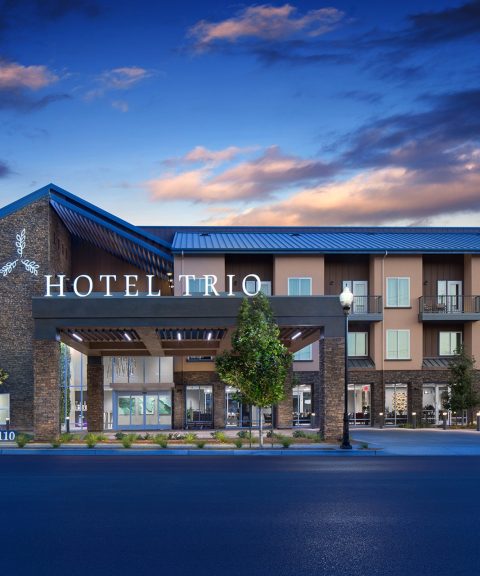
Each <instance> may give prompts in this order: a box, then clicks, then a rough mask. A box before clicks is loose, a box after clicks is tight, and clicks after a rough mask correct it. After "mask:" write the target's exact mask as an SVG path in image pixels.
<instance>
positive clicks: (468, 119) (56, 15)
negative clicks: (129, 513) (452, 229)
mask: <svg viewBox="0 0 480 576" xmlns="http://www.w3.org/2000/svg"><path fill="white" fill-rule="evenodd" d="M0 126H1V130H0V205H1V206H3V205H5V204H7V203H9V202H11V201H13V200H16V199H17V198H20V197H21V196H24V195H26V194H28V193H30V192H32V191H33V190H35V189H37V188H40V187H42V186H44V185H46V184H48V183H49V182H53V183H55V184H57V185H58V186H61V187H62V188H65V189H66V190H68V191H70V192H72V193H74V194H77V195H79V196H81V197H82V198H84V199H86V200H88V201H90V202H92V203H94V204H96V205H97V206H100V207H101V208H103V209H105V210H107V211H109V212H112V213H114V214H115V215H117V216H119V217H121V218H124V219H126V220H128V221H130V222H132V223H133V224H138V225H142V224H144V225H147V224H148V225H172V224H175V225H182V224H232V225H253V224H256V225H319V226H321V225H334V224H342V225H366V224H367V225H368V224H378V225H390V224H392V225H454V226H478V225H480V219H479V214H480V1H471V2H464V1H463V2H462V1H455V0H431V1H428V0H415V1H410V0H402V1H385V0H382V1H380V0H379V1H376V0H345V1H341V0H333V1H326V2H322V1H300V0H298V1H292V2H288V3H286V2H272V3H265V4H262V3H261V2H256V3H253V2H227V1H221V0H212V1H209V0H201V1H200V0H190V1H182V0H175V1H174V0H159V1H153V0H151V1H148V0H136V1H133V0H128V1H127V0H115V1H114V0H98V1H97V0H0Z"/></svg>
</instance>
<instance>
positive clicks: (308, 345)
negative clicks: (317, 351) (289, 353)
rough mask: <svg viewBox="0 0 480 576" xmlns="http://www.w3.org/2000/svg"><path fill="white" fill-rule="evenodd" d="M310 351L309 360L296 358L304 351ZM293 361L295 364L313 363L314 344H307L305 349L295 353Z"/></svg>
mask: <svg viewBox="0 0 480 576" xmlns="http://www.w3.org/2000/svg"><path fill="white" fill-rule="evenodd" d="M307 349H308V351H309V353H308V356H309V357H308V358H295V356H296V354H298V353H299V352H303V351H304V350H307ZM293 361H294V362H313V344H307V345H306V346H304V347H303V348H300V350H297V352H294V353H293Z"/></svg>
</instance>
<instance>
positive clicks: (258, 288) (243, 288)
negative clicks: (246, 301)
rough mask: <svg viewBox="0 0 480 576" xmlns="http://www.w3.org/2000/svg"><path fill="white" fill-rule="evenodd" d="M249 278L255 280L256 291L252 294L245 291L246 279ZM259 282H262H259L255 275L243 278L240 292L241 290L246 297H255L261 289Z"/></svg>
mask: <svg viewBox="0 0 480 576" xmlns="http://www.w3.org/2000/svg"><path fill="white" fill-rule="evenodd" d="M249 278H253V279H254V280H255V282H256V286H257V289H256V291H255V292H253V293H252V292H249V291H248V290H247V282H248V279H249ZM261 282H262V281H261V280H260V277H259V276H257V275H256V274H249V275H248V276H245V278H244V279H243V281H242V290H243V293H244V294H246V295H247V296H256V295H257V294H258V293H259V292H260V289H261V287H262V286H261Z"/></svg>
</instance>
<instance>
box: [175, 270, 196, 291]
mask: <svg viewBox="0 0 480 576" xmlns="http://www.w3.org/2000/svg"><path fill="white" fill-rule="evenodd" d="M182 278H185V280H186V282H185V293H184V294H183V295H184V296H191V294H190V286H189V285H188V281H189V280H190V278H191V279H192V280H195V274H179V276H178V280H179V282H181V281H182Z"/></svg>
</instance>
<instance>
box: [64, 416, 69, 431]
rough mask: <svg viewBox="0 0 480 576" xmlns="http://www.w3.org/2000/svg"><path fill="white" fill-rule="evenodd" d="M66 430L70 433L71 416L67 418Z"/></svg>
mask: <svg viewBox="0 0 480 576" xmlns="http://www.w3.org/2000/svg"><path fill="white" fill-rule="evenodd" d="M65 430H66V432H67V434H70V416H67V417H66V418H65Z"/></svg>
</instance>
